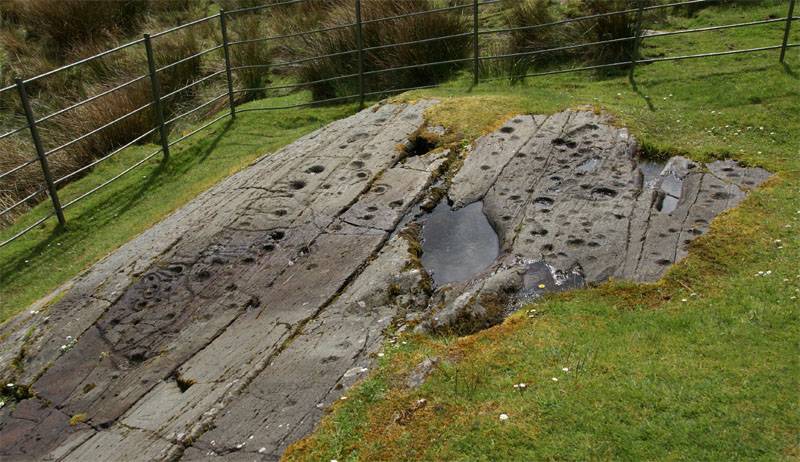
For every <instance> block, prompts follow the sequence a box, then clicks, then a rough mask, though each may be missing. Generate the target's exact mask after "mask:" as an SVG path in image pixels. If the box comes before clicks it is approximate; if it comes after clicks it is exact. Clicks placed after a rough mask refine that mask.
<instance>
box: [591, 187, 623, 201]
mask: <svg viewBox="0 0 800 462" xmlns="http://www.w3.org/2000/svg"><path fill="white" fill-rule="evenodd" d="M616 195H617V192H616V191H614V190H613V189H610V188H594V189H593V190H592V199H608V198H611V197H616Z"/></svg>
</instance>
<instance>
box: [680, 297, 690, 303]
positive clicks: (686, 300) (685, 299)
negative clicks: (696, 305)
mask: <svg viewBox="0 0 800 462" xmlns="http://www.w3.org/2000/svg"><path fill="white" fill-rule="evenodd" d="M681 301H682V302H684V303H685V302H688V301H689V299H687V298H682V299H681Z"/></svg>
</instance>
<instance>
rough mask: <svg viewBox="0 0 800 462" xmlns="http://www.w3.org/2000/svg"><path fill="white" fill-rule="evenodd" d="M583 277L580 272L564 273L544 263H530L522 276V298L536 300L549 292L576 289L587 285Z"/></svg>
mask: <svg viewBox="0 0 800 462" xmlns="http://www.w3.org/2000/svg"><path fill="white" fill-rule="evenodd" d="M585 282H586V281H585V279H584V277H583V275H582V274H581V273H580V272H578V271H571V272H569V273H563V272H561V271H558V270H555V269H554V268H553V267H552V266H549V265H548V264H547V263H545V262H543V261H535V262H531V263H528V264H527V266H526V267H525V274H524V275H523V276H522V284H523V289H522V294H521V298H523V299H526V298H528V299H529V298H535V297H538V296H541V295H542V294H545V293H547V292H560V291H562V290H569V289H576V288H580V287H583V286H584V285H585Z"/></svg>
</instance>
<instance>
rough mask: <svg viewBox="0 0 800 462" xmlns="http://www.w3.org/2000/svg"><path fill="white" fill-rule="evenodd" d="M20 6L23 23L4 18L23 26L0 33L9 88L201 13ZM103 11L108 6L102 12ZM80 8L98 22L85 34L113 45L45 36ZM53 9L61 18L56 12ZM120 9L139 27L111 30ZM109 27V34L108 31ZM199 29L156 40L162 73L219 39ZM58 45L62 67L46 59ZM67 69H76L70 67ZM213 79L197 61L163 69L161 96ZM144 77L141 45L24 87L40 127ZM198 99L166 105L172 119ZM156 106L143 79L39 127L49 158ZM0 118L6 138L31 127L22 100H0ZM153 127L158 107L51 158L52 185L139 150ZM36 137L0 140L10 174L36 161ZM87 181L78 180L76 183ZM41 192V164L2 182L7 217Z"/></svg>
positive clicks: (184, 95)
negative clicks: (136, 32)
mask: <svg viewBox="0 0 800 462" xmlns="http://www.w3.org/2000/svg"><path fill="white" fill-rule="evenodd" d="M13 3H14V5H13V6H14V9H13V11H15V12H16V16H14V15H12V17H11V18H10V19H9V18H8V17H7V16H6V17H5V18H4V19H7V20H9V21H11V25H13V26H16V27H5V28H4V30H3V32H2V34H0V35H1V36H2V39H3V47H4V49H5V50H6V52H7V55H10V56H12V59H11V60H10V62H8V63H7V68H6V69H5V72H3V75H4V78H5V79H6V82H5V84H8V83H9V80H11V78H13V77H14V76H16V75H19V76H23V77H30V76H32V75H36V74H39V73H42V72H45V71H48V70H50V69H53V68H55V67H58V65H60V64H63V63H61V62H60V59H66V58H64V56H80V57H83V56H88V55H92V54H95V53H99V52H101V51H104V50H106V49H108V48H110V46H113V45H114V44H116V43H118V42H119V41H120V40H124V37H123V36H120V35H118V34H121V33H122V32H120V31H122V30H127V28H128V27H134V26H135V25H138V27H141V28H144V30H155V31H157V30H162V29H164V28H166V27H167V25H165V24H162V23H159V22H158V20H159V19H160V20H162V21H163V20H165V18H168V20H169V21H178V22H180V21H179V18H178V19H176V17H177V16H180V13H181V10H180V8H194V6H193V5H192V4H191V2H189V1H188V0H168V1H156V0H153V1H150V2H146V1H130V2H120V4H119V5H117V6H116V7H115V8H116V10H115V8H111V6H112V5H113V4H112V3H111V2H79V1H74V0H67V1H66V2H64V10H63V11H62V10H59V9H58V8H53V7H54V6H55V4H56V2H54V1H50V0H32V1H31V2H30V3H25V4H22V2H19V1H15V2H13ZM95 3H98V4H100V5H95ZM46 5H49V6H50V7H51V9H50V10H48V9H47V8H44V6H46ZM58 5H61V3H60V2H59V4H58ZM95 7H96V8H95ZM81 8H82V10H87V14H85V15H84V16H86V17H90V18H94V19H92V25H86V27H87V28H89V29H90V30H92V31H94V32H97V31H100V30H103V31H105V34H106V35H108V36H110V37H113V38H111V39H109V40H110V41H109V40H103V39H102V37H104V35H103V33H101V34H99V35H98V36H87V34H86V33H85V32H81V33H78V32H75V31H73V32H58V33H68V34H75V36H74V37H73V36H72V35H69V36H70V37H72V38H69V39H67V38H63V37H62V36H60V35H56V33H53V34H51V33H50V32H46V33H45V31H50V30H51V29H53V28H56V26H57V24H58V18H59V17H60V16H58V15H59V14H65V12H71V13H76V11H77V10H81ZM126 8H127V9H126ZM133 8H139V9H137V10H135V11H134V10H132V9H133ZM53 9H54V10H58V11H51V10H53ZM76 9H77V10H76ZM44 10H47V11H44ZM82 10H81V11H82ZM88 10H92V11H88ZM94 10H97V11H94ZM110 10H114V11H110ZM117 10H119V11H123V13H124V12H126V11H127V14H130V15H132V16H136V18H135V19H134V18H133V17H127V18H126V19H125V20H124V21H122V20H119V18H117V19H115V21H118V22H117V23H115V24H112V25H109V23H108V22H109V21H111V20H112V19H113V18H116V16H114V15H115V14H122V13H119V11H117ZM153 11H160V12H162V13H164V14H162V15H160V16H159V17H158V19H157V18H156V17H155V16H154V15H151V14H149V13H148V12H153ZM76 14H77V13H76ZM186 14H189V13H186ZM36 15H40V16H36ZM109 18H111V19H109ZM15 21H16V22H15ZM119 21H122V22H119ZM125 21H127V22H125ZM77 24H78V25H75V26H74V27H84V26H82V25H80V24H81V22H80V21H79V22H78V23H77ZM31 25H37V26H40V27H41V29H40V32H39V33H38V34H39V35H37V36H35V37H34V38H35V39H36V40H34V41H26V37H27V38H30V37H31V35H30V32H29V30H28V29H27V28H28V27H31ZM169 25H174V24H169ZM106 26H108V27H107V28H106ZM70 27H72V26H70ZM201 27H204V26H200V27H197V26H195V27H193V28H191V29H184V30H182V31H179V32H176V33H172V34H168V35H165V36H161V37H158V38H154V39H153V45H154V51H155V58H156V62H157V65H158V66H159V67H160V66H164V65H166V64H169V63H173V62H175V61H177V60H180V59H183V58H186V57H189V56H191V55H193V54H195V53H197V52H198V51H200V49H201V47H202V46H203V43H201V42H203V41H204V37H213V32H211V29H205V30H203V29H201ZM55 37H59V39H60V40H62V41H63V43H62V44H61V45H60V50H61V52H62V53H64V54H63V56H61V57H60V58H59V60H55V59H51V58H49V57H48V53H49V52H44V51H41V52H39V49H40V48H44V47H46V46H47V44H49V43H51V42H52V41H53V40H55ZM69 61H72V59H70V60H69ZM69 61H68V62H69ZM216 67H219V66H216ZM211 70H212V69H209V68H208V66H206V65H204V64H203V62H202V60H201V58H199V57H198V58H194V59H190V60H187V61H184V62H183V63H180V64H178V65H176V66H172V67H170V68H169V69H165V70H163V71H161V72H159V79H160V82H161V88H162V94H166V93H169V92H172V91H174V90H177V89H179V88H181V87H183V86H184V85H186V84H188V83H189V82H191V81H193V80H196V79H197V78H199V77H201V76H202V75H205V74H207V73H208V72H211ZM9 71H10V72H9ZM146 73H147V63H146V57H145V55H144V51H143V49H142V47H141V46H134V47H130V48H128V49H125V50H122V51H119V52H116V53H113V54H111V55H108V56H106V57H104V58H100V59H96V60H93V61H91V62H90V63H88V64H86V65H81V66H78V67H76V68H73V69H70V70H69V71H67V72H62V73H58V74H56V75H54V76H51V77H46V78H42V79H39V80H37V81H36V82H33V83H29V84H27V85H26V87H27V89H28V91H29V94H30V95H31V98H32V99H31V102H32V106H33V109H34V112H35V113H36V116H37V118H41V117H42V116H44V115H46V114H48V113H50V112H53V111H56V110H58V109H61V108H64V107H67V106H70V105H72V104H74V103H76V102H78V101H82V100H84V99H86V98H87V97H90V96H92V95H96V94H99V93H101V92H104V91H106V90H109V89H111V88H113V87H115V86H117V85H120V84H122V83H123V82H126V81H128V80H130V79H133V78H135V77H138V76H140V75H144V74H146ZM198 91H199V89H198V88H192V89H188V90H185V91H182V92H179V93H177V94H175V95H174V96H172V97H170V98H169V99H167V100H165V101H164V107H165V112H166V116H167V118H169V117H170V116H172V115H174V114H176V113H177V112H180V111H182V110H183V109H184V107H185V106H186V105H187V104H190V103H191V101H192V100H193V99H194V98H195V96H196V94H197V92H198ZM151 102H152V92H151V88H150V83H149V81H148V80H147V79H144V80H142V81H140V82H138V83H136V84H133V85H129V86H127V87H125V88H123V89H121V90H118V91H115V92H113V93H110V94H108V95H106V96H103V97H100V98H98V99H96V100H94V101H91V102H89V103H87V104H84V105H82V106H79V107H77V108H75V109H72V110H70V111H68V112H66V113H64V114H63V115H61V116H57V117H53V118H51V119H50V120H48V121H46V122H43V123H41V124H40V126H39V128H40V132H41V135H42V139H43V142H44V144H45V149H47V150H49V149H53V148H55V147H57V146H61V145H63V144H65V143H67V142H69V141H70V140H73V139H75V138H77V137H79V136H81V135H83V134H86V133H89V132H91V131H92V130H95V129H96V128H99V127H101V126H104V125H106V124H109V123H110V122H111V121H113V120H116V119H118V118H120V117H122V116H124V115H125V114H127V113H129V112H131V111H133V110H135V109H138V108H141V107H143V106H145V105H147V104H149V103H151ZM0 112H2V117H0V127H3V128H2V129H0V132H5V131H6V130H7V129H8V128H13V127H16V126H19V125H23V124H24V118H23V117H22V115H21V113H22V110H21V106H20V102H19V98H18V95H17V94H16V92H15V91H9V92H5V93H4V94H2V98H0ZM200 115H202V114H200ZM154 120H155V119H154V117H153V111H152V108H150V107H148V108H145V109H143V110H141V111H139V112H138V113H136V114H135V115H132V116H130V117H126V118H124V119H123V120H121V121H119V122H117V123H114V124H112V125H110V126H108V127H107V128H105V129H103V130H101V131H99V132H97V133H96V134H94V135H92V136H89V137H87V138H85V139H83V140H81V141H79V142H76V143H74V144H71V145H70V146H68V147H67V148H65V149H63V150H60V151H58V152H56V153H53V154H52V155H51V156H49V158H48V160H49V163H50V167H51V170H52V172H53V176H54V177H55V178H60V177H63V176H65V175H67V174H69V173H71V172H74V171H75V170H77V169H79V168H80V167H81V166H83V165H86V164H87V163H89V162H91V161H92V160H94V159H96V158H98V157H101V156H104V155H105V154H107V153H108V152H110V151H112V150H113V149H115V148H117V147H119V146H122V145H124V144H126V143H128V142H130V141H132V140H133V139H134V138H137V137H139V136H140V135H142V134H143V133H145V132H146V131H147V130H149V129H151V128H153V127H154V123H155V122H154ZM28 138H29V136H28V132H27V131H24V132H22V133H20V134H18V135H15V136H13V137H10V138H6V139H3V140H0V172H5V171H9V170H10V169H12V168H14V167H15V166H17V165H20V164H21V163H22V162H24V161H26V160H28V159H31V158H33V157H34V155H35V151H34V150H33V147H32V146H31V143H30V141H29V140H28ZM151 139H152V138H151ZM142 141H143V142H146V141H150V139H148V138H145V139H143V140H142ZM79 177H80V176H76V177H75V178H79ZM71 179H74V178H71ZM42 185H43V179H42V176H41V172H40V168H39V165H38V163H34V164H32V165H31V166H29V167H26V168H24V169H22V170H20V171H18V172H16V173H14V174H12V175H9V176H6V177H5V178H3V179H1V180H0V210H2V209H4V208H5V207H4V206H3V204H6V205H9V204H10V203H13V202H15V201H17V200H20V199H21V198H24V197H26V196H27V195H29V194H31V193H33V192H35V191H36V190H38V189H39V188H41V187H42ZM61 185H63V184H61ZM61 185H59V186H61ZM42 197H44V196H43V195H39V196H37V197H35V198H33V199H32V200H31V201H30V205H33V204H35V203H36V201H37V200H41V199H42ZM24 211H25V207H19V208H18V209H16V210H15V211H14V212H15V213H14V214H9V215H8V216H6V217H4V218H5V219H4V221H5V222H8V219H13V216H14V215H16V214H18V213H20V212H24Z"/></svg>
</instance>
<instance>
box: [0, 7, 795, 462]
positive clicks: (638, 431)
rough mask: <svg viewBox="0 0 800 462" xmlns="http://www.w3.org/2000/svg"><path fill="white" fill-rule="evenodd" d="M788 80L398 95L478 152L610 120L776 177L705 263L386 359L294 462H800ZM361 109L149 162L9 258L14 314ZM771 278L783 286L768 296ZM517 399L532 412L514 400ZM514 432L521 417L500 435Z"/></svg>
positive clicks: (760, 12)
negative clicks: (568, 117) (195, 200)
mask: <svg viewBox="0 0 800 462" xmlns="http://www.w3.org/2000/svg"><path fill="white" fill-rule="evenodd" d="M784 9H785V6H775V7H747V8H724V9H723V8H712V9H707V10H703V11H702V12H700V13H699V14H698V15H697V16H696V17H694V18H691V19H677V20H673V22H672V24H671V27H673V28H679V27H690V26H704V25H711V24H721V23H734V22H743V21H748V20H753V19H757V18H763V17H767V16H769V15H776V16H780V15H782V14H785V11H784ZM797 29H798V28H795V33H794V34H793V40H794V41H798V40H800V34H798V33H797ZM781 32H782V28H781V26H780V25H777V24H772V25H768V26H760V27H758V28H750V29H745V30H729V31H722V32H712V33H705V34H695V35H687V36H681V37H673V38H660V39H657V40H658V41H656V39H652V40H646V41H645V44H646V45H647V47H646V48H645V50H644V54H645V55H646V56H658V55H660V54H662V53H663V54H670V55H672V54H685V53H696V52H703V51H715V50H719V49H721V48H722V49H724V48H727V47H738V46H747V47H751V46H752V47H755V46H761V45H772V44H775V43H776V42H777V41H778V40H780V38H781V36H782V34H781ZM787 62H788V63H792V65H791V66H788V67H786V68H784V67H782V66H780V65H778V64H777V54H776V53H775V52H770V53H760V54H748V55H738V56H729V57H720V58H710V59H703V60H690V61H684V62H675V63H659V64H654V65H647V66H640V67H638V68H637V70H636V90H634V89H633V88H632V87H631V85H630V83H629V82H628V80H627V78H626V77H624V76H618V77H608V78H604V79H600V80H598V79H594V78H592V77H591V76H590V75H588V74H575V75H562V76H558V77H550V78H546V79H544V78H537V79H530V80H529V81H528V82H527V83H525V84H521V85H516V86H511V85H509V84H507V83H506V82H504V81H496V82H487V83H484V84H481V85H480V86H478V87H476V88H474V89H471V90H470V89H469V85H468V83H467V80H468V79H467V78H466V77H465V78H463V79H457V80H456V81H454V82H453V83H451V84H448V85H446V86H444V87H442V88H439V89H435V90H425V91H417V92H412V93H409V94H404V95H401V96H400V97H398V99H417V98H423V97H437V98H439V99H440V100H441V101H442V103H441V104H440V105H437V106H435V107H434V108H433V109H432V110H431V111H430V112H429V113H428V118H429V120H430V122H431V123H434V124H443V125H446V126H448V127H450V128H451V129H452V130H453V132H454V136H455V137H456V138H466V139H472V138H474V137H476V136H479V135H480V134H482V133H484V132H486V131H487V130H489V129H491V128H492V127H495V126H496V125H497V123H498V121H499V120H501V119H502V118H504V117H507V116H509V115H511V114H514V113H519V112H526V113H527V112H529V113H549V112H553V111H557V110H561V109H564V108H568V107H581V106H587V105H588V106H593V107H596V108H603V109H605V110H607V111H609V112H611V113H612V114H614V115H615V116H616V117H617V120H618V121H619V123H620V124H624V125H626V126H628V127H630V129H631V131H632V132H633V133H634V135H635V136H636V137H637V138H638V139H639V140H640V141H641V142H642V143H643V145H644V148H645V151H646V153H647V154H649V155H670V154H675V153H681V154H684V155H688V156H690V157H692V158H694V159H697V160H709V159H714V158H720V157H734V158H736V159H739V160H742V161H744V162H746V163H748V164H750V165H759V166H763V167H765V168H767V169H769V170H771V171H773V172H775V174H776V175H775V178H774V179H773V180H771V181H770V182H769V183H768V184H767V185H766V186H764V187H762V188H761V189H759V190H758V191H755V192H753V193H752V194H750V196H749V197H748V199H747V200H746V201H745V202H744V203H743V204H742V205H741V206H740V207H739V208H737V209H735V210H732V211H730V212H728V213H725V214H723V215H721V216H720V217H719V218H718V219H717V220H715V221H714V222H713V223H712V229H711V232H709V233H708V234H706V235H705V236H703V237H701V238H699V239H698V240H696V241H695V242H694V243H693V245H692V247H691V254H690V257H689V258H687V259H686V260H684V261H683V262H681V263H680V264H678V265H676V266H675V267H674V268H673V269H671V270H670V271H669V272H668V274H667V275H666V276H665V277H664V278H663V279H662V280H661V281H659V282H658V283H655V284H629V283H623V282H618V281H612V282H609V283H607V284H603V285H600V286H598V287H594V288H590V289H587V290H581V291H576V292H572V293H566V294H561V295H555V296H551V297H548V298H546V299H544V300H542V301H540V302H538V303H536V304H535V306H531V307H529V309H536V310H537V311H536V315H535V316H533V317H529V315H528V312H527V310H523V311H521V312H519V313H517V314H516V315H514V316H512V317H511V318H510V319H509V320H507V321H506V322H505V323H504V324H502V325H500V326H497V327H495V328H492V329H489V330H487V331H484V332H481V333H479V334H476V335H473V336H469V337H464V338H454V337H436V338H427V337H414V336H410V335H407V336H404V337H401V339H400V340H399V341H398V342H396V345H397V346H396V347H392V346H389V345H387V347H386V349H385V352H386V355H385V356H384V357H383V358H381V359H380V360H379V367H378V368H377V369H376V370H375V371H374V372H373V374H372V375H371V376H370V377H369V378H368V379H367V380H365V381H364V382H362V383H361V384H360V385H359V386H357V387H355V388H353V389H351V390H349V391H348V392H347V396H348V398H349V399H348V400H346V401H342V402H340V404H338V405H337V406H335V407H334V409H332V412H331V413H330V414H329V415H328V416H327V417H326V418H325V419H324V420H323V422H322V424H321V425H320V427H319V429H318V430H317V431H316V432H315V433H314V434H313V435H312V436H311V437H309V438H308V439H305V440H302V441H300V442H298V443H297V444H295V445H294V446H293V447H292V448H291V450H290V451H289V452H288V453H287V455H286V458H287V459H288V460H331V459H337V460H339V461H344V460H398V459H402V460H411V459H420V460H540V459H567V460H576V459H577V460H585V459H626V460H640V459H688V460H697V459H708V460H730V459H737V460H741V459H746V460H750V459H760V460H793V459H794V460H796V459H798V458H800V445H799V444H798V439H797V434H798V430H800V417H798V416H800V409H798V400H797V391H798V389H800V379H798V377H800V360H799V359H798V358H800V355H799V354H798V353H800V351H798V344H800V343H799V342H798V341H799V340H800V328H798V326H800V323H799V322H798V321H800V319H798V318H800V316H799V314H798V310H799V309H800V305H799V304H798V302H797V299H796V298H794V299H793V298H792V297H797V296H800V294H799V293H798V292H797V291H798V287H800V274H798V269H797V264H796V262H797V261H800V238H798V235H797V228H798V227H800V213H798V212H800V210H798V208H800V206H799V205H798V204H800V155H798V154H800V152H799V149H800V111H798V110H797V104H798V101H800V85H798V83H799V82H798V80H799V79H798V77H797V69H798V66H800V52H798V50H797V49H793V50H791V51H790V52H789V53H788V56H787ZM307 97H308V95H295V96H290V97H287V98H286V101H288V100H295V101H296V100H300V99H302V98H307ZM251 104H253V105H257V104H276V103H275V102H273V101H266V102H262V101H257V102H254V103H251ZM353 110H354V107H353V106H343V107H328V108H324V109H303V110H301V111H291V112H289V111H286V112H264V113H245V114H241V116H240V117H239V118H238V119H237V120H236V121H235V122H232V123H230V124H228V125H225V123H222V122H221V123H220V124H219V126H218V127H217V129H216V130H214V131H209V132H207V133H204V134H201V135H198V136H197V137H196V138H195V139H194V140H193V141H192V142H190V143H189V144H187V145H185V146H184V147H182V148H181V149H179V150H176V152H175V154H174V155H173V158H172V160H171V161H170V162H169V163H168V164H166V165H164V166H162V165H161V164H160V163H159V162H157V161H153V162H150V163H148V164H146V166H144V168H142V169H141V170H137V171H136V173H134V174H132V175H131V176H128V177H125V179H123V180H120V181H119V182H117V183H115V184H114V186H112V187H110V188H108V189H105V190H103V191H102V192H100V193H98V194H96V195H94V196H91V199H88V200H86V201H84V202H80V203H78V205H76V206H75V207H74V208H72V209H70V211H69V212H68V214H67V218H68V220H69V226H68V229H67V230H66V231H63V232H61V231H57V230H55V228H54V226H53V224H52V223H49V224H48V225H46V226H45V227H44V228H42V229H37V230H36V231H34V232H33V233H32V235H30V236H27V237H25V238H23V239H21V240H20V241H18V242H16V243H14V244H12V245H11V246H8V247H6V248H3V249H0V299H1V300H2V302H1V303H0V306H2V313H3V314H2V316H3V317H7V316H9V315H10V314H12V313H14V312H17V311H19V310H20V309H22V308H24V307H25V306H27V304H28V303H30V302H31V301H33V300H35V299H37V298H39V297H40V296H42V295H44V294H46V293H47V292H48V291H50V290H52V289H53V288H55V287H57V286H58V285H59V284H61V283H63V282H64V281H66V280H67V279H68V278H69V277H72V276H73V275H75V274H77V273H78V272H79V271H81V270H82V269H83V268H85V267H87V266H88V265H89V264H91V263H92V262H94V261H96V260H97V259H99V258H101V257H102V256H103V255H105V254H107V253H108V252H110V251H112V250H113V249H114V248H116V247H118V246H119V245H121V244H122V243H124V242H126V241H127V240H129V239H130V238H131V237H133V236H135V235H136V234H138V233H140V232H141V231H143V230H144V229H146V228H147V227H148V226H150V225H151V224H152V223H155V222H156V221H158V220H159V219H161V218H162V217H164V216H165V215H166V214H168V213H169V212H170V211H171V210H174V209H175V208H177V207H179V206H180V205H182V204H184V203H185V202H186V201H188V200H189V199H191V197H193V196H194V195H196V194H197V193H198V192H200V191H202V190H204V189H206V188H207V187H209V186H210V185H212V184H213V183H215V182H216V181H218V180H219V179H221V178H223V177H225V176H227V175H229V174H230V173H231V172H233V171H236V170H238V169H240V168H242V167H243V166H246V165H247V164H248V163H249V162H251V161H252V160H253V159H255V158H257V157H258V156H259V155H260V154H263V153H265V152H268V151H271V150H274V149H276V148H278V147H279V146H281V145H284V144H286V143H287V142H289V141H291V140H292V139H294V138H296V137H297V136H299V135H301V134H302V133H305V132H307V131H309V130H311V129H313V128H315V127H317V126H320V125H322V124H324V123H325V122H327V121H329V120H332V119H334V118H337V117H341V116H343V115H346V114H349V113H350V112H352V111H353ZM762 127H763V128H762ZM152 148H153V147H152V146H146V147H142V148H137V149H136V150H131V151H128V152H126V153H125V154H124V155H123V156H122V157H120V158H119V160H118V161H114V162H115V163H111V164H108V165H107V166H103V167H102V169H98V170H97V171H95V172H93V173H92V174H91V175H89V176H87V177H86V178H84V179H82V180H81V181H80V182H76V183H75V184H73V185H70V186H68V187H67V188H65V189H64V193H63V194H64V195H65V196H67V199H68V198H69V197H70V196H73V197H74V195H75V194H77V193H78V192H79V191H85V190H87V189H88V188H89V187H91V185H93V184H97V183H98V182H99V181H101V180H102V178H107V177H108V175H109V174H110V173H112V172H113V171H118V170H120V169H121V168H123V165H127V164H128V163H130V162H131V161H133V159H134V158H137V157H138V156H141V155H142V154H143V153H145V152H150V150H151V149H152ZM105 169H107V170H105ZM143 177H145V178H143ZM46 207H47V206H46V204H43V205H41V206H39V208H37V209H36V210H35V211H34V212H33V213H32V214H31V215H29V216H27V217H25V219H24V220H23V221H22V222H20V223H19V224H18V225H17V226H23V225H24V224H25V223H26V222H27V223H30V222H31V221H32V220H33V219H34V218H35V217H36V216H37V215H36V214H41V213H43V212H44V211H45V210H46ZM26 220H27V221H26ZM12 231H13V230H8V231H4V232H3V233H2V235H0V238H2V237H5V236H7V235H8V234H9V233H11V232H12ZM778 240H780V242H777V241H778ZM59 244H60V245H59ZM26 260H27V261H26ZM759 271H763V272H766V271H771V273H770V275H768V276H756V275H757V274H758V272H759ZM692 294H694V295H692ZM684 300H686V301H684ZM403 342H405V343H403ZM429 356H438V357H440V358H441V359H442V361H441V366H440V367H439V368H438V369H437V370H436V371H435V372H434V373H433V374H432V376H431V377H430V378H429V379H428V380H427V382H426V383H425V384H424V385H423V386H422V387H421V388H419V389H417V390H409V389H407V388H405V387H404V385H403V384H404V377H405V376H406V374H407V373H408V371H410V370H411V369H412V368H413V367H414V366H416V365H417V364H418V363H419V362H420V361H422V360H423V359H424V358H426V357H429ZM564 367H566V368H568V369H569V370H568V372H564V371H563V370H562V368H564ZM553 377H555V378H557V379H558V381H553V380H552V378H553ZM520 382H523V383H525V384H526V388H525V391H523V392H520V391H519V388H516V389H515V388H514V387H513V385H514V384H519V383H520ZM420 399H425V400H426V401H425V402H424V405H422V404H418V400H420ZM501 413H505V414H507V415H508V416H509V419H508V420H507V421H505V422H503V421H500V420H499V415H500V414H501ZM398 416H402V418H397V417H398Z"/></svg>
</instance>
